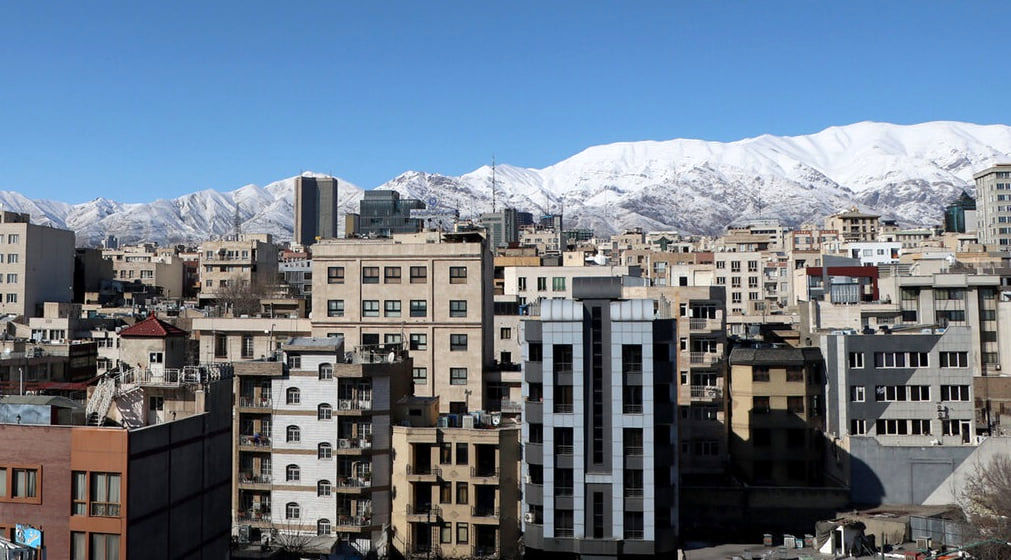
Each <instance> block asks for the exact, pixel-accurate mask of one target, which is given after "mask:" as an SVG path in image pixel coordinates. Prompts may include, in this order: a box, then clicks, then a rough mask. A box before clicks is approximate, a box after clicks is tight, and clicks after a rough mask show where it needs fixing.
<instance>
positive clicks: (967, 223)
mask: <svg viewBox="0 0 1011 560" xmlns="http://www.w3.org/2000/svg"><path fill="white" fill-rule="evenodd" d="M977 227H978V226H977V215H976V199H975V198H973V197H971V196H969V193H967V192H964V191H963V192H962V194H961V195H959V196H958V198H956V199H955V200H953V201H952V202H951V204H949V205H947V206H945V207H944V231H946V232H950V233H966V232H974V231H976V230H977Z"/></svg>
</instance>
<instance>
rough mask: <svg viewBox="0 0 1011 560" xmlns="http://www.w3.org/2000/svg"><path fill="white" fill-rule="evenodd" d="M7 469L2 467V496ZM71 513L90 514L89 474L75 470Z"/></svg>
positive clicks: (71, 482)
mask: <svg viewBox="0 0 1011 560" xmlns="http://www.w3.org/2000/svg"><path fill="white" fill-rule="evenodd" d="M6 474H7V471H6V470H5V469H0V496H3V495H4V493H5V492H7V477H6ZM70 486H71V488H70V492H71V501H72V504H71V506H70V515H88V474H87V473H84V472H80V471H75V472H74V473H73V475H72V476H71V478H70Z"/></svg>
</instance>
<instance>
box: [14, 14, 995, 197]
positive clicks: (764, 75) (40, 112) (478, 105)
mask: <svg viewBox="0 0 1011 560" xmlns="http://www.w3.org/2000/svg"><path fill="white" fill-rule="evenodd" d="M1009 16H1011V6H1009V5H1008V4H1007V3H996V2H995V3H989V2H979V3H940V2H935V3H931V2H898V1H894V2H834V3H821V2H806V1H805V2H716V1H713V2H701V1H700V2H691V3H688V2H684V3H682V2H671V1H666V2H646V1H643V2H592V1H580V2H575V1H574V2H561V1H551V2H543V1H534V2H495V3H492V2H473V1H459V2H453V1H443V2H440V1H436V2H423V1H420V0H419V1H411V2H393V1H374V2H373V1H369V2H336V1H330V2H320V3H311V2H284V3H282V2H234V3H229V2H224V1H222V2H182V1H180V2H163V3H155V2H112V1H101V2H67V3H42V2H22V3H18V4H15V3H7V4H5V6H4V9H3V17H2V18H0V189H15V190H19V191H21V192H23V193H25V194H26V195H28V196H31V197H34V198H52V199H59V200H65V201H68V202H80V201H84V200H89V199H92V198H95V197H97V196H105V197H108V198H113V199H117V200H123V201H148V200H152V199H155V198H161V197H173V196H177V195H180V194H183V193H187V192H192V191H194V190H197V189H203V188H216V189H231V188H235V187H238V186H241V185H243V184H246V183H257V184H260V185H263V184H266V183H267V182H270V181H272V180H276V179H280V178H283V177H288V176H291V175H295V174H297V173H298V172H299V171H300V170H303V169H311V170H315V171H322V172H332V173H335V174H337V175H339V176H342V177H344V178H346V179H348V180H350V181H352V182H355V183H357V184H358V185H360V186H363V187H373V186H376V185H378V184H381V183H382V182H384V181H386V180H388V179H390V178H392V177H394V176H396V175H398V174H399V173H401V172H403V171H405V170H408V169H418V170H423V171H432V172H439V173H446V174H460V173H465V172H467V171H470V170H473V169H475V168H477V167H478V166H480V165H482V164H485V163H488V162H489V161H490V159H491V157H492V154H494V155H495V157H496V159H497V160H498V161H499V162H507V163H511V164H514V165H521V166H529V167H543V166H545V165H550V164H551V163H554V162H556V161H559V160H561V159H564V158H565V157H568V156H570V155H572V154H574V153H576V152H578V151H580V150H582V149H583V148H585V147H588V146H592V145H595V144H603V143H608V142H614V141H625V140H643V139H668V138H676V137H696V138H705V139H711V140H735V139H739V138H743V137H748V136H755V135H758V134H762V133H771V134H804V133H809V132H815V131H817V130H820V129H822V128H825V127H827V126H832V125H838V124H848V123H851V122H856V121H862V120H879V121H889V122H898V123H914V122H921V121H927V120H936V119H950V120H965V121H970V122H977V123H1008V122H1011V117H1009V113H1011V103H1009V102H1008V99H1011V93H1009V92H1011V87H1009V86H1011V72H1008V71H1007V70H1006V68H1004V66H1005V65H1006V63H1007V60H1008V56H1007V55H1008V51H1009V47H1008V41H1007V36H1006V25H1004V24H1003V23H1006V22H1007V21H1008V18H1009Z"/></svg>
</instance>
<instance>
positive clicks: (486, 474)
mask: <svg viewBox="0 0 1011 560" xmlns="http://www.w3.org/2000/svg"><path fill="white" fill-rule="evenodd" d="M470 476H471V477H472V478H493V477H497V476H498V467H471V468H470Z"/></svg>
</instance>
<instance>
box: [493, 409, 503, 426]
mask: <svg viewBox="0 0 1011 560" xmlns="http://www.w3.org/2000/svg"><path fill="white" fill-rule="evenodd" d="M500 424H502V413H501V412H493V413H491V425H492V426H498V425H500Z"/></svg>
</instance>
